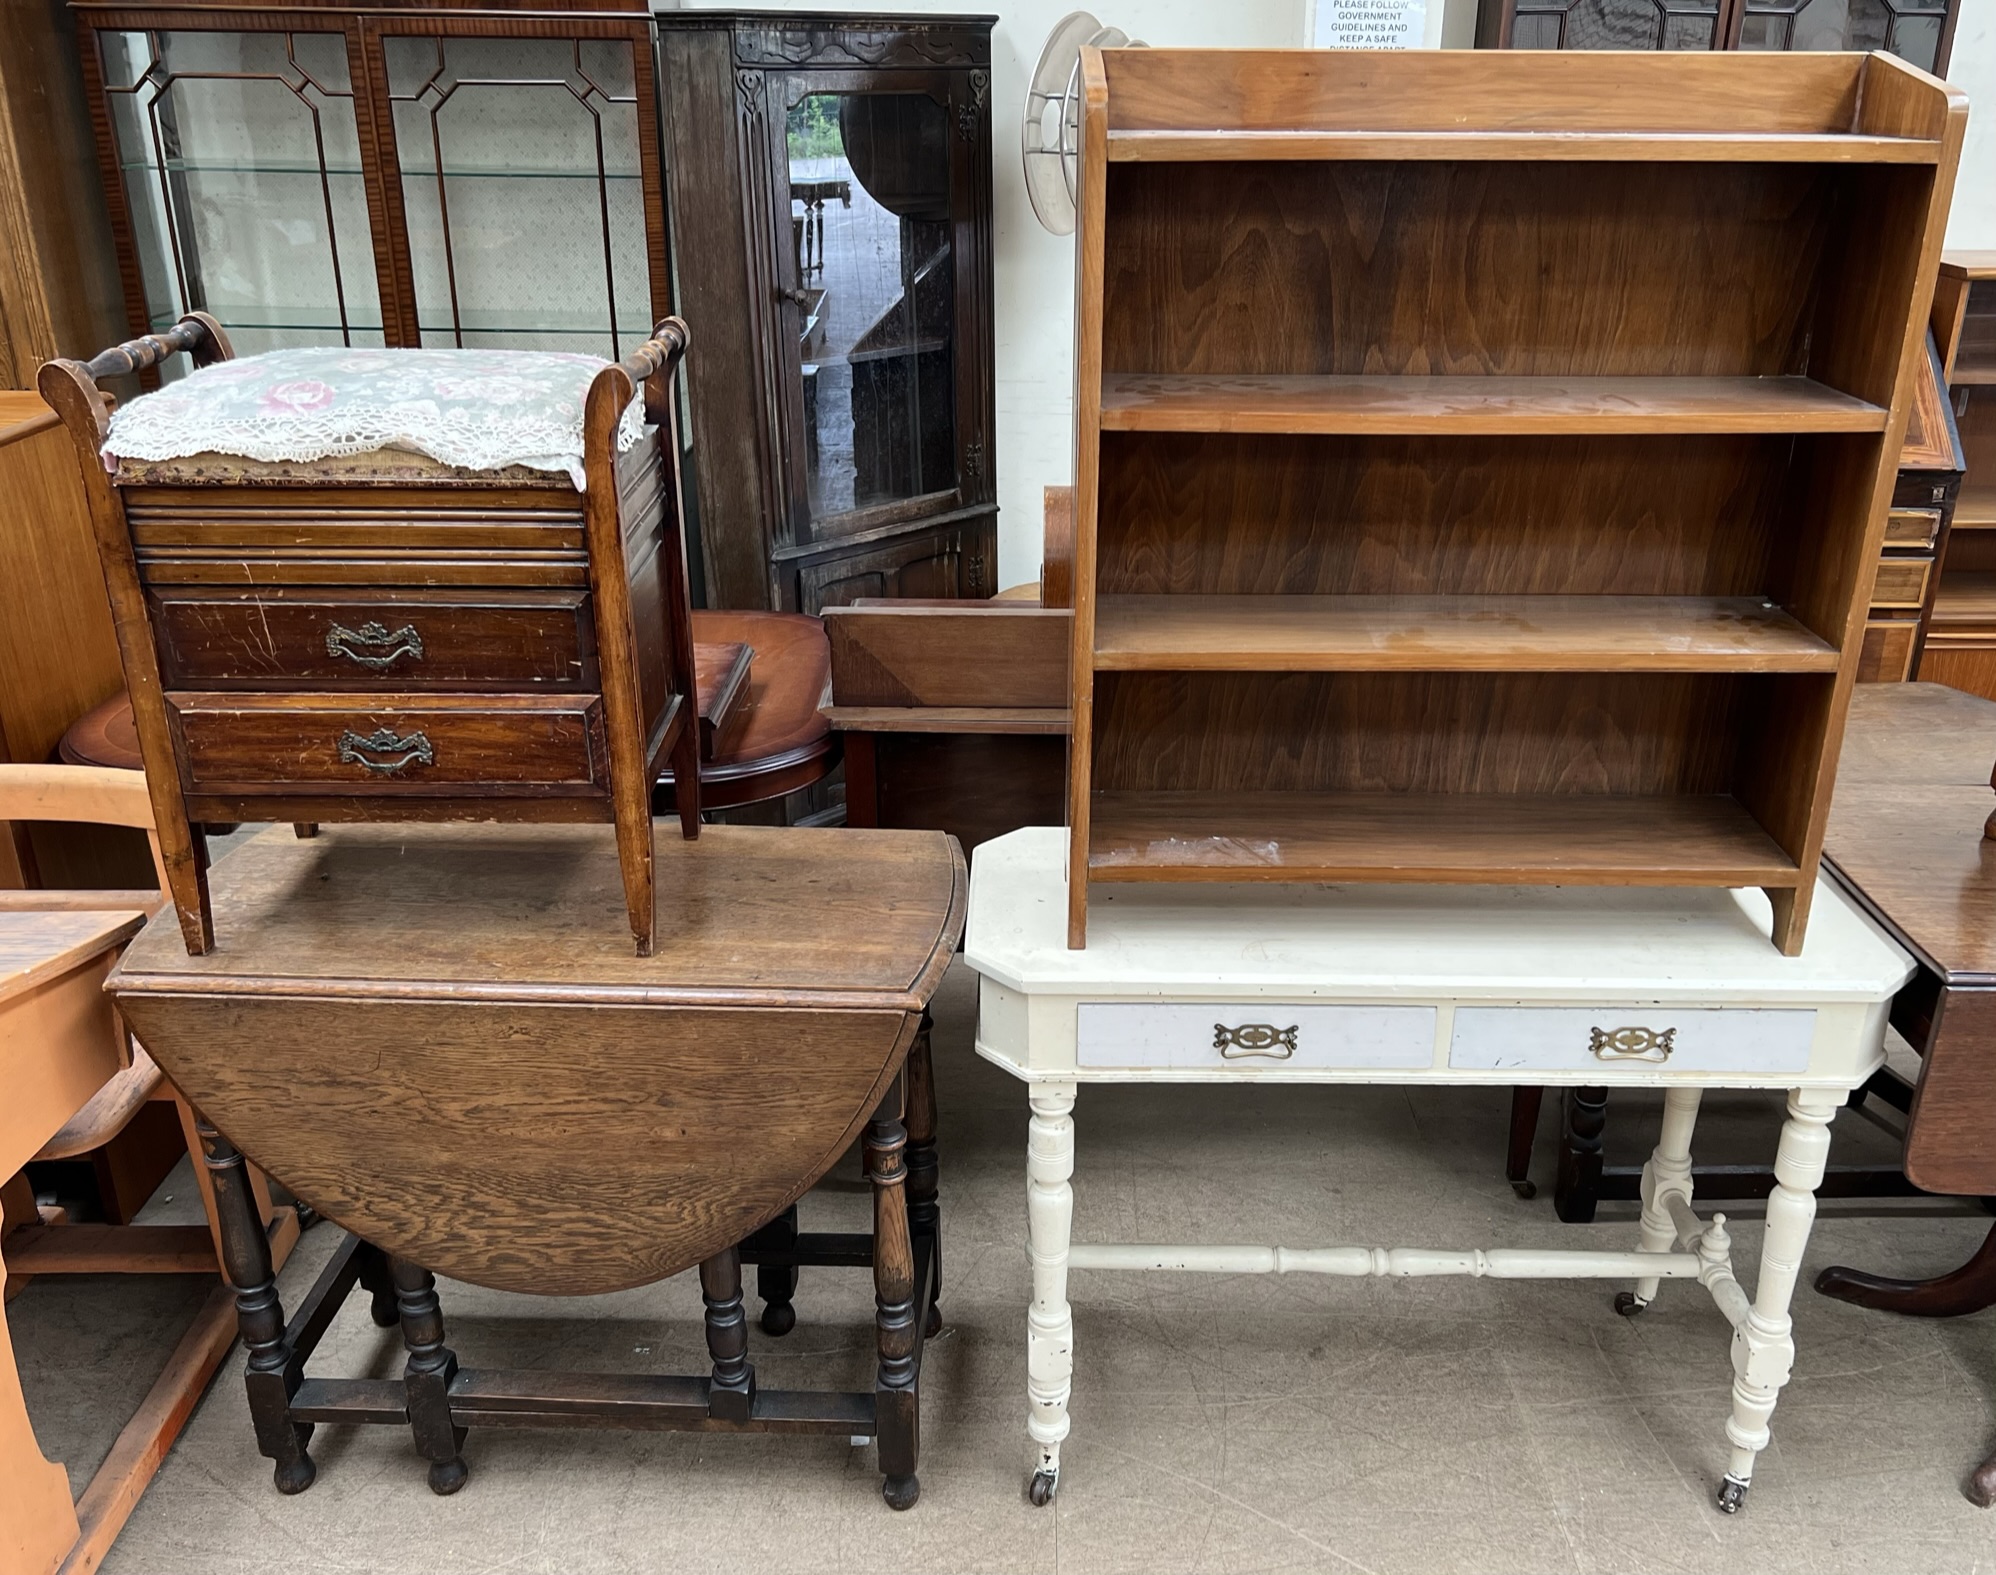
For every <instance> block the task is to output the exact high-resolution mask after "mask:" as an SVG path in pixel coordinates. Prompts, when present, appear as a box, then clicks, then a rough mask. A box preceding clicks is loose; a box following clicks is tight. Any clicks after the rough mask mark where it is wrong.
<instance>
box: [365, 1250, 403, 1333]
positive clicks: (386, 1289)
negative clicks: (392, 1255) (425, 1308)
mask: <svg viewBox="0 0 1996 1575" xmlns="http://www.w3.org/2000/svg"><path fill="white" fill-rule="evenodd" d="M358 1268H359V1274H358V1276H357V1277H358V1279H359V1281H360V1285H361V1289H363V1290H364V1291H366V1292H367V1315H368V1317H370V1318H372V1319H373V1320H374V1325H375V1327H376V1328H377V1329H392V1328H394V1327H395V1326H396V1325H397V1324H398V1323H400V1322H401V1321H402V1309H401V1308H400V1307H398V1306H397V1305H396V1304H395V1279H394V1276H393V1275H391V1274H390V1273H389V1272H388V1254H387V1253H385V1252H383V1251H382V1250H381V1249H380V1248H379V1247H377V1246H375V1245H374V1243H373V1242H370V1241H364V1242H362V1243H361V1244H360V1254H359V1258H358Z"/></svg>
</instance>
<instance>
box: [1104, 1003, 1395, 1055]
mask: <svg viewBox="0 0 1996 1575" xmlns="http://www.w3.org/2000/svg"><path fill="white" fill-rule="evenodd" d="M1074 1037H1075V1044H1074V1055H1075V1062H1076V1064H1077V1065H1080V1066H1121V1067H1191V1066H1204V1067H1225V1066H1241V1067H1407V1066H1429V1065H1432V1064H1433V1062H1434V1058H1435V1008H1434V1007H1432V1006H1288V1005H1284V1004H1283V1003H1281V1002H1279V1001H1246V1002H1226V1001H1215V1002H1211V1003H1191V1004H1187V1003H1179V1002H1174V1003H1172V1004H1169V1005H1166V1004H1163V1003H1158V1004H1151V1003H1148V1002H1100V1003H1097V1002H1084V1003H1083V1004H1082V1005H1081V1006H1079V1007H1077V1008H1076V1019H1075V1027H1074Z"/></svg>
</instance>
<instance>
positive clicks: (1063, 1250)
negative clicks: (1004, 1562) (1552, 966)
mask: <svg viewBox="0 0 1996 1575" xmlns="http://www.w3.org/2000/svg"><path fill="white" fill-rule="evenodd" d="M1074 1087H1075V1085H1074V1084H1072V1083H1036V1084H1034V1085H1033V1089H1032V1106H1033V1118H1032V1122H1031V1125H1030V1126H1029V1128H1028V1129H1027V1136H1026V1252H1027V1254H1028V1256H1029V1257H1030V1258H1031V1259H1032V1264H1033V1304H1032V1306H1031V1308H1029V1309H1028V1310H1027V1313H1026V1397H1027V1399H1028V1400H1029V1401H1030V1402H1031V1409H1030V1410H1029V1411H1028V1413H1027V1416H1026V1431H1027V1432H1028V1433H1030V1434H1031V1435H1032V1439H1033V1442H1034V1444H1036V1445H1037V1446H1038V1458H1037V1461H1036V1463H1035V1465H1034V1468H1033V1479H1032V1484H1031V1486H1030V1488H1029V1489H1028V1494H1029V1496H1030V1497H1031V1499H1032V1501H1033V1502H1034V1503H1035V1504H1044V1503H1046V1502H1047V1501H1048V1500H1050V1499H1051V1498H1052V1497H1053V1495H1054V1489H1055V1488H1056V1487H1058V1486H1059V1484H1060V1441H1061V1440H1062V1439H1064V1438H1065V1437H1067V1397H1068V1394H1069V1392H1070V1390H1071V1389H1072V1388H1073V1380H1074V1311H1073V1309H1072V1308H1070V1307H1069V1306H1068V1304H1067V1249H1068V1242H1069V1240H1070V1238H1071V1237H1072V1234H1073V1228H1074V1188H1073V1187H1071V1186H1069V1185H1068V1178H1069V1177H1070V1176H1072V1175H1073V1174H1074V1114H1073V1112H1074Z"/></svg>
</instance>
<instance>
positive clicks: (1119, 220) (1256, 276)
mask: <svg viewBox="0 0 1996 1575" xmlns="http://www.w3.org/2000/svg"><path fill="white" fill-rule="evenodd" d="M1108 175H1109V180H1108V190H1107V193H1106V202H1107V207H1108V218H1107V223H1106V226H1105V231H1104V268H1103V303H1102V315H1103V324H1102V367H1103V370H1104V371H1105V372H1112V373H1113V372H1198V373H1209V374H1233V375H1238V374H1248V373H1292V374H1293V373H1344V374H1361V373H1373V374H1382V373H1383V374H1447V375H1473V374H1478V373H1511V374H1516V375H1524V376H1549V377H1561V376H1563V377H1581V376H1627V375H1650V376H1677V375H1686V376H1763V375H1779V374H1784V373H1800V372H1803V371H1806V370H1807V365H1806V361H1807V352H1808V331H1809V328H1810V325H1811V314H1810V304H1811V299H1812V294H1813V291H1814V288H1815V282H1816V276H1817V273H1818V271H1819V268H1820V266H1821V264H1822V259H1823V254H1824V249H1825V245H1826V243H1828V242H1829V241H1830V239H1831V236H1832V232H1833V230H1835V229H1837V227H1838V225H1837V218H1838V214H1839V211H1840V202H1839V198H1840V194H1841V193H1842V192H1843V190H1844V188H1845V187H1846V186H1847V185H1848V184H1849V176H1850V172H1849V171H1846V170H1843V169H1840V168H1837V167H1834V166H1828V165H1808V164H1716V165H1715V164H1623V163H1604V164H1553V165H1548V164H1526V163H1505V162H1490V161H1463V162H1448V161H1414V162H1406V163H1380V162H1370V161H1352V162H1327V163H1300V162H1299V163H1208V164H1197V163H1193V164H1118V165H1112V166H1110V167H1109V170H1108ZM1925 178H1927V179H1931V177H1930V176H1927V177H1925ZM1902 321H1903V313H1902Z"/></svg>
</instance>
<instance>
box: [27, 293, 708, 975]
mask: <svg viewBox="0 0 1996 1575" xmlns="http://www.w3.org/2000/svg"><path fill="white" fill-rule="evenodd" d="M685 343H686V335H685V331H684V329H683V327H682V326H681V325H680V324H679V323H678V322H677V320H676V319H668V320H667V321H666V322H665V323H663V324H661V325H660V327H659V328H658V330H657V331H656V334H655V336H654V338H653V339H652V340H651V341H649V342H648V343H647V344H645V345H644V346H643V347H641V348H640V349H639V350H638V351H637V352H636V353H635V354H634V355H633V356H632V357H631V358H630V359H629V360H627V361H625V362H624V363H622V364H621V365H617V366H606V367H605V368H604V369H603V371H602V372H601V373H599V374H598V375H597V377H596V379H595V381H594V383H593V384H592V385H591V387H590V391H589V396H588V404H587V417H586V423H585V438H584V449H585V452H584V456H583V470H584V476H585V479H586V481H587V486H586V488H584V489H582V490H578V489H577V487H576V486H575V484H574V482H573V481H571V480H570V478H569V477H568V476H566V475H564V474H562V473H560V472H554V471H543V470H535V469H528V468H526V467H523V466H508V467H505V468H503V469H498V470H483V471H476V470H461V469H456V468H453V467H450V466H447V465H444V464H442V463H440V462H438V461H436V460H432V459H429V458H427V457H425V456H422V455H418V454H414V453H406V452H402V451H400V450H385V449H384V450H380V451H378V452H375V453H368V454H358V455H352V456H346V457H340V458H332V459H323V460H314V461H309V462H294V461H279V462H265V461H255V460H246V459H237V458H232V457H228V456H223V455H217V454H204V455H196V456H193V457H191V458H186V459H175V460H165V461H133V460H129V459H126V460H120V461H118V462H117V464H116V468H115V469H114V470H111V471H108V472H107V470H106V469H105V465H104V462H103V461H102V460H101V459H100V457H99V455H100V451H101V449H102V446H103V441H104V433H105V423H106V411H107V402H106V400H105V398H104V396H103V394H102V393H101V392H100V390H99V389H98V387H97V379H98V378H101V377H107V376H110V375H113V374H116V373H120V372H127V371H134V370H140V369H143V368H145V367H147V366H152V365H156V364H158V363H159V362H160V361H162V360H164V359H165V358H166V357H167V356H169V355H172V354H174V353H176V352H179V351H183V350H184V351H187V352H189V353H191V354H192V355H193V357H194V359H195V361H196V362H197V363H199V364H207V363H209V362H212V361H215V360H222V359H227V358H228V354H229V351H228V344H227V340H226V337H225V336H224V334H223V333H222V330H221V329H220V328H219V327H217V326H215V325H214V324H212V323H211V322H209V321H208V320H207V319H205V318H202V317H199V316H194V317H190V318H188V319H185V320H183V322H182V323H181V324H180V325H178V326H177V327H176V328H174V329H173V330H171V331H170V332H169V333H166V334H163V335H156V336H152V337H149V338H147V339H143V340H137V341H134V342H133V343H132V344H129V345H125V346H121V347H119V348H118V349H116V350H111V351H106V352H105V353H104V354H103V355H101V356H99V357H97V359H96V360H94V361H92V362H90V363H89V364H88V365H84V364H80V363H76V362H52V363H50V365H49V366H48V367H46V368H44V369H43V379H42V386H43V392H44V395H45V396H46V397H48V398H49V401H50V403H51V404H53V405H55V407H56V408H57V410H58V411H59V412H61V413H62V415H63V416H64V418H65V420H66V422H67V423H68V425H69V428H70V431H71V433H72V436H73V437H74V439H75V441H76V444H77V450H78V459H79V462H80V463H81V465H82V468H83V472H84V480H85V486H86V489H87V490H88V491H89V492H90V493H91V504H92V511H93V516H94V521H95V525H96V531H97V536H98V546H99V549H100V552H101V555H102V559H103V564H104V574H105V582H106V585H107V587H108V588H109V591H110V596H111V603H112V610H113V615H114V618H115V621H116V623H117V628H118V638H119V645H120V651H121V655H122V657H123V660H124V666H125V673H126V680H127V684H128V686H129V688H130V691H131V696H132V710H133V716H134V718H135V720H136V722H137V726H138V732H139V739H140V744H141V748H142V750H143V752H144V755H145V762H146V775H147V778H148V780H149V782H150V783H151V787H152V793H153V801H154V808H155V812H156V815H157V819H158V822H159V837H160V845H161V851H162V854H163V856H164V858H165V862H166V866H167V871H168V874H169V876H170V877H171V879H172V885H173V896H174V900H175V903H176V906H177V907H178V909H179V915H180V922H181V928H182V932H183V935H184V937H185V939H186V941H187V945H188V949H189V951H190V952H192V953H196V954H199V953H202V952H206V951H208V950H210V949H211V948H212V946H213V945H214V941H215V929H214V921H213V918H212V916H211V913H210V909H209V902H208V894H207V882H206V866H207V858H206V852H205V846H204V841H203V834H202V830H201V828H202V827H203V826H204V825H206V824H209V823H214V822H229V821H280V822H281V821H286V820H289V821H292V822H295V823H297V824H298V825H299V826H300V828H301V832H302V831H305V830H307V829H309V827H311V826H313V825H315V824H317V823H318V822H321V821H326V822H338V821H396V820H418V821H429V820H505V821H611V822H614V824H615V825H616V827H617V843H618V851H619V857H620V860H621V862H622V865H623V873H624V887H625V899H626V905H627V907H628V910H629V911H628V917H629V921H630V926H631V931H632V933H633V935H634V936H635V937H636V940H637V946H638V952H639V954H640V955H646V954H648V953H649V952H650V949H651V941H652V931H653V900H654V885H655V881H654V875H653V869H652V840H651V839H652V828H651V810H650V789H651V783H652V782H653V780H655V778H656V777H657V775H658V773H659V772H660V770H661V769H663V768H664V767H665V765H666V763H667V762H668V760H669V761H670V762H671V764H672V767H673V770H674V773H675V776H676V778H677V780H678V781H679V782H681V783H686V784H692V783H696V782H697V780H698V776H699V770H698V757H697V750H698V747H699V740H698V726H697V720H696V718H695V716H694V705H693V701H692V695H693V692H694V678H693V671H694V669H693V647H692V634H691V622H690V618H691V615H690V611H689V604H688V599H687V583H686V567H685V557H684V547H683V537H682V524H681V519H680V504H679V497H680V493H679V486H678V476H677V471H676V465H677V455H676V452H675V447H674V444H673V442H672V440H671V438H670V434H671V433H672V432H673V431H674V430H675V423H674V422H673V420H672V410H671V405H670V400H671V394H670V388H669V377H670V373H671V370H672V368H673V365H674V364H675V363H676V361H677V360H678V358H679V356H680V355H681V353H682V352H683V350H684V348H685ZM641 386H642V387H643V388H644V389H645V392H646V404H647V421H648V424H647V426H646V427H645V429H644V434H643V436H642V437H641V438H640V440H639V441H638V442H637V443H636V444H635V445H633V446H631V447H629V448H627V449H625V450H624V451H623V452H621V453H620V452H618V448H617V443H616V430H617V425H618V421H619V418H620V417H621V415H622V413H623V411H624V409H625V408H626V406H627V405H628V404H629V403H630V401H631V400H632V398H633V397H634V395H635V393H636V391H637V389H638V388H639V387H641ZM662 434H664V435H663V436H662ZM696 797H697V795H696V793H694V792H691V791H688V790H687V789H686V788H682V789H681V790H680V793H679V798H678V807H679V811H680V816H681V823H682V831H683V832H684V834H685V835H686V836H689V837H691V836H693V835H695V834H696V831H697V828H698V824H699V808H698V804H697V802H695V799H696Z"/></svg>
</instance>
